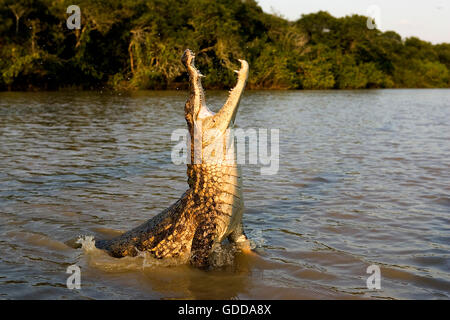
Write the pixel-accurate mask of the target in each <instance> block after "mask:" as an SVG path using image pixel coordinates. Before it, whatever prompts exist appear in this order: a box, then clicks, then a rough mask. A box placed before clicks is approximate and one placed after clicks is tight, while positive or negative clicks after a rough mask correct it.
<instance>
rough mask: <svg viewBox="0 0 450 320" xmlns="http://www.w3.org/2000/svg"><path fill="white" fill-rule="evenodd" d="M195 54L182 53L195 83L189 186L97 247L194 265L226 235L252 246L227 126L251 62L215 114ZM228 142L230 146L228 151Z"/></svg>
mask: <svg viewBox="0 0 450 320" xmlns="http://www.w3.org/2000/svg"><path fill="white" fill-rule="evenodd" d="M194 58H195V56H194V54H193V53H192V51H190V50H189V49H188V50H186V51H185V52H184V54H183V57H182V62H183V64H184V65H185V66H186V69H187V71H188V73H189V82H190V97H189V100H188V101H187V102H186V105H185V118H186V122H187V125H188V128H189V133H190V137H191V143H190V146H191V148H190V151H191V154H190V160H191V161H190V164H188V165H187V176H188V184H189V189H188V190H187V191H186V192H185V193H184V194H183V195H182V196H181V198H180V199H179V200H178V201H177V202H175V203H174V204H173V205H172V206H170V207H169V208H167V209H166V210H164V211H163V212H161V213H160V214H158V215H157V216H155V217H153V218H152V219H150V220H148V221H147V222H145V223H144V224H142V225H140V226H138V227H136V228H135V229H132V230H131V231H128V232H126V233H124V234H123V235H121V236H119V237H117V238H114V239H112V240H103V241H98V242H96V246H97V247H98V248H100V249H104V250H106V251H108V252H109V253H110V254H111V255H112V256H114V257H124V256H135V255H137V253H138V250H139V251H147V252H149V253H151V254H152V255H153V256H154V257H155V258H159V259H163V258H177V257H184V258H185V259H187V260H188V261H189V262H190V263H191V264H192V265H194V266H197V267H207V266H209V264H210V255H211V252H212V251H213V250H214V248H215V246H217V245H219V244H220V243H221V242H222V241H223V240H224V239H225V238H228V240H229V241H230V242H232V243H236V244H238V245H239V247H240V248H241V249H243V250H249V244H248V240H247V237H246V236H245V234H244V230H243V226H242V213H243V208H244V202H243V197H242V177H241V170H240V167H239V165H238V164H237V163H236V152H235V146H234V139H231V138H230V136H229V130H228V129H230V128H232V127H233V125H234V120H235V117H236V112H237V109H238V106H239V101H240V99H241V95H242V93H243V91H244V88H245V84H246V82H247V77H248V64H247V62H246V61H244V60H240V62H241V69H240V70H239V71H236V72H237V73H238V80H237V84H236V86H235V88H234V89H233V90H231V91H230V95H229V97H228V99H227V101H226V103H225V104H224V106H223V107H222V108H221V110H220V111H219V112H218V113H217V114H214V113H213V112H211V111H210V110H209V109H208V107H207V106H206V103H205V94H204V91H203V88H202V85H201V77H202V75H201V74H200V72H199V71H198V70H197V69H196V68H195V65H194ZM223 146H229V148H228V149H225V151H224V149H223Z"/></svg>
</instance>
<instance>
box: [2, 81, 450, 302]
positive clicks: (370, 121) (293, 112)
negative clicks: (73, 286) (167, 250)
mask: <svg viewBox="0 0 450 320" xmlns="http://www.w3.org/2000/svg"><path fill="white" fill-rule="evenodd" d="M186 97H187V93H186V92H181V91H172V92H170V91H169V92H136V93H132V94H127V95H125V94H122V95H119V94H115V95H113V94H105V93H99V92H52V93H0V230H1V231H0V243H1V248H2V249H1V254H0V298H4V299H14V298H26V299H54V298H56V299H59V298H61V299H91V298H92V299H107V298H113V299H116V298H117V299H171V298H222V299H229V298H237V299H248V298H259V299H278V298H284V299H298V298H312V299H320V298H332V299H334V298H383V299H411V298H425V299H430V298H432V299H449V298H450V216H449V214H450V170H449V168H450V142H449V141H450V90H372V91H312V92H308V91H289V92H276V91H274V92H272V91H253V92H252V91H248V92H246V93H245V96H244V98H243V100H242V102H241V108H240V111H239V113H238V117H237V121H236V123H237V125H238V126H239V127H241V128H269V129H270V128H277V129H280V166H279V171H278V173H277V174H276V175H272V176H262V175H261V174H260V167H259V166H258V165H246V166H244V168H243V174H244V196H245V205H246V211H245V214H244V224H245V228H246V230H247V234H248V235H249V237H250V238H251V239H252V240H253V242H254V244H255V246H256V247H257V251H258V252H259V256H258V257H246V256H237V257H236V259H235V261H234V263H232V264H231V265H227V266H224V267H222V268H218V269H216V270H213V271H209V272H205V271H201V270H196V269H193V268H191V267H188V266H178V267H165V266H157V265H156V266H155V265H150V266H149V265H146V264H145V263H143V262H142V261H141V260H142V259H141V260H139V259H134V260H133V259H128V260H127V259H125V260H121V261H120V262H117V261H114V260H118V259H112V258H109V257H107V256H106V257H105V256H102V255H100V254H98V252H97V253H94V254H88V253H85V252H83V250H81V249H74V248H72V247H71V246H69V245H67V244H68V243H69V242H68V241H69V240H73V239H76V238H77V237H78V236H80V235H93V236H94V237H96V238H104V237H111V236H112V235H114V234H117V233H115V231H120V230H122V231H125V230H127V229H130V228H131V227H134V226H136V225H138V224H140V223H142V222H143V221H145V220H147V219H148V218H150V217H152V216H154V215H156V214H157V213H159V212H160V211H161V210H163V209H164V208H166V207H167V206H169V205H170V204H171V203H173V202H174V201H175V200H177V199H178V197H179V196H180V195H181V194H182V193H183V192H184V191H185V189H186V188H187V184H186V176H185V166H183V165H175V164H173V163H172V162H171V150H172V148H173V147H174V146H175V145H176V144H177V142H173V141H171V133H172V131H173V130H175V129H183V128H185V122H184V115H183V108H184V102H185V100H186ZM225 99H226V93H225V92H207V100H208V103H209V105H211V106H212V109H215V110H217V108H218V107H219V106H220V105H221V104H222V103H223V102H224V101H225ZM72 264H77V265H79V266H80V267H81V269H82V280H81V281H82V289H81V290H73V291H71V290H68V289H67V288H66V279H67V277H68V274H66V273H65V272H66V268H67V267H68V266H70V265H72ZM372 264H376V265H378V266H380V268H381V290H369V289H367V287H366V279H367V277H368V276H369V275H368V274H366V269H367V267H368V266H369V265H372Z"/></svg>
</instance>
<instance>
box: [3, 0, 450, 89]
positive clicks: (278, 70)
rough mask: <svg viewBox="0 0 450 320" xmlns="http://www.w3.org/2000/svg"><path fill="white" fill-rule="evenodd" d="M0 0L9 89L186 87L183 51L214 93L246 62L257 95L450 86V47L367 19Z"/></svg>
mask: <svg viewBox="0 0 450 320" xmlns="http://www.w3.org/2000/svg"><path fill="white" fill-rule="evenodd" d="M71 4H72V1H68V0H59V1H54V0H0V21H1V23H0V90H30V89H58V88H62V87H76V88H83V89H93V88H99V87H110V88H115V89H165V88H179V87H183V86H185V85H186V74H185V70H184V68H183V66H182V65H181V62H180V56H181V54H182V53H183V51H184V49H186V48H190V49H192V50H194V51H195V52H196V54H197V64H198V65H199V68H200V70H202V72H203V73H204V74H205V75H207V77H206V78H205V79H204V85H205V87H207V88H229V87H232V86H233V84H234V82H235V76H234V74H233V69H236V68H238V66H239V63H238V61H237V59H239V58H245V59H246V60H247V61H248V62H249V63H250V65H251V73H250V78H249V87H250V88H254V89H332V88H335V89H358V88H398V87H425V88H431V87H449V86H450V71H449V70H450V44H439V45H433V44H431V43H429V42H426V41H422V40H420V39H417V38H414V37H412V38H408V39H402V38H401V37H400V36H399V35H398V34H396V33H395V32H393V31H388V32H381V31H379V30H377V29H374V30H370V29H368V28H367V26H366V22H367V18H366V17H363V16H359V15H353V16H347V17H343V18H335V17H333V16H331V15H330V14H329V13H327V12H324V11H320V12H318V13H314V14H308V15H303V16H302V17H301V18H300V19H299V20H297V21H287V20H285V19H283V18H281V17H278V16H276V15H271V14H267V13H264V12H263V11H262V10H261V8H260V7H259V6H258V5H257V3H256V2H255V1H254V0H218V1H209V0H176V1H175V0H96V1H94V0H79V1H78V2H77V5H78V6H79V7H80V8H81V15H82V16H81V29H80V30H69V29H68V28H67V26H66V19H67V18H68V16H69V14H67V13H66V9H67V7H68V6H69V5H71Z"/></svg>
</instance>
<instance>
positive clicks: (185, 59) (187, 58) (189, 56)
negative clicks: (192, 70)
mask: <svg viewBox="0 0 450 320" xmlns="http://www.w3.org/2000/svg"><path fill="white" fill-rule="evenodd" d="M194 60H195V54H194V53H193V52H192V51H191V50H190V49H186V50H185V51H184V53H183V56H182V57H181V62H182V63H183V64H184V65H185V66H186V67H187V66H194Z"/></svg>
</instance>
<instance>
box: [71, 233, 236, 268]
mask: <svg viewBox="0 0 450 320" xmlns="http://www.w3.org/2000/svg"><path fill="white" fill-rule="evenodd" d="M76 243H78V244H81V248H82V250H83V252H84V255H85V257H86V258H87V262H88V264H89V265H90V266H93V267H96V268H98V269H101V270H104V271H107V272H120V271H132V270H144V269H148V268H154V267H171V266H178V265H183V264H186V263H187V262H188V261H189V255H185V256H182V257H177V258H165V259H156V258H154V257H152V256H151V255H150V254H149V253H148V252H144V251H139V250H138V255H137V256H135V257H128V256H127V257H123V258H120V259H118V258H114V257H111V256H110V255H108V253H106V252H105V251H104V250H101V249H98V248H97V247H96V246H95V239H94V236H88V235H85V236H80V237H79V238H78V240H77V241H76ZM237 251H238V249H237V248H236V246H234V245H232V244H224V245H218V246H217V247H215V248H214V250H213V252H212V254H211V258H210V263H211V267H213V268H220V267H224V266H227V265H232V264H233V263H234V258H235V255H236V252H237Z"/></svg>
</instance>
